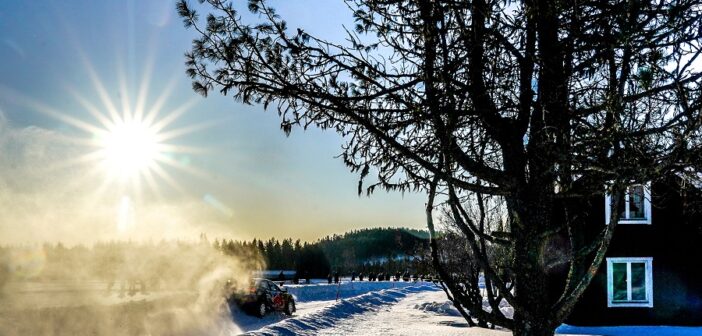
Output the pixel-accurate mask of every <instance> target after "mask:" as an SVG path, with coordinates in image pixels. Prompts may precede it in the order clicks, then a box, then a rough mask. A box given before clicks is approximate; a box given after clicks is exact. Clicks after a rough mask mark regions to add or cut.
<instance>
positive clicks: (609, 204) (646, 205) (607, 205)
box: [605, 182, 652, 225]
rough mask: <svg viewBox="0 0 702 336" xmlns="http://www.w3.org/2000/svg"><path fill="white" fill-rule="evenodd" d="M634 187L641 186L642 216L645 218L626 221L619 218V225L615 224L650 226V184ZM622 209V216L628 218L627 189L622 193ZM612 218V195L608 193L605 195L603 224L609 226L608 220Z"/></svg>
mask: <svg viewBox="0 0 702 336" xmlns="http://www.w3.org/2000/svg"><path fill="white" fill-rule="evenodd" d="M634 185H643V187H644V188H643V189H644V215H645V216H646V218H644V219H628V218H619V223H617V224H646V225H651V223H652V221H651V182H646V183H642V184H634ZM624 207H625V211H624V214H625V215H626V216H629V187H627V188H626V192H625V193H624ZM616 208H617V209H618V208H619V207H618V206H617V207H616ZM611 216H612V195H610V194H609V193H606V194H605V224H609V218H610V217H611Z"/></svg>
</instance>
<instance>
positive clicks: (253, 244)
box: [0, 228, 429, 288]
mask: <svg viewBox="0 0 702 336" xmlns="http://www.w3.org/2000/svg"><path fill="white" fill-rule="evenodd" d="M428 255H429V252H428V233H427V232H425V231H419V230H412V229H398V228H374V229H362V230H356V231H351V232H347V233H345V234H342V235H331V236H327V237H324V238H322V239H319V240H317V241H315V242H303V241H300V240H299V239H298V240H295V241H293V239H291V238H286V239H282V240H279V239H276V238H270V239H268V240H262V239H253V240H251V241H243V240H233V239H222V238H215V239H213V240H210V239H208V238H207V236H206V235H205V234H201V235H200V237H199V238H198V239H195V240H191V241H161V242H131V241H112V242H99V243H95V244H93V245H92V246H85V245H75V246H65V245H64V244H62V243H53V244H50V243H45V244H43V245H24V246H3V247H0V287H1V286H2V285H3V284H5V283H7V282H8V281H11V280H32V281H71V280H81V281H85V280H91V281H93V280H94V281H106V282H120V281H138V282H140V283H144V284H145V285H146V284H148V287H151V288H154V287H163V286H168V287H178V288H187V287H190V286H193V285H195V284H194V282H196V281H197V280H198V276H196V275H199V274H201V273H202V271H204V270H205V269H213V268H216V267H217V266H218V265H222V266H224V265H228V266H229V267H230V269H235V270H236V271H237V272H251V271H255V270H265V269H268V270H279V269H286V270H296V271H297V272H298V274H299V276H300V277H314V278H326V277H327V275H328V274H330V273H332V272H339V273H341V274H342V275H348V274H351V272H358V273H360V272H364V273H368V272H374V273H379V272H385V273H388V272H390V273H395V272H398V271H400V272H405V271H409V272H412V273H415V272H422V273H425V272H428V270H427V265H428V264H429V262H428V261H427V260H428V259H427V257H428ZM188 275H193V276H192V277H190V276H188Z"/></svg>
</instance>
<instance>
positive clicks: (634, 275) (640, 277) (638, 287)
mask: <svg viewBox="0 0 702 336" xmlns="http://www.w3.org/2000/svg"><path fill="white" fill-rule="evenodd" d="M631 299H632V300H634V301H637V300H640V301H644V300H646V264H644V263H639V262H637V263H631Z"/></svg>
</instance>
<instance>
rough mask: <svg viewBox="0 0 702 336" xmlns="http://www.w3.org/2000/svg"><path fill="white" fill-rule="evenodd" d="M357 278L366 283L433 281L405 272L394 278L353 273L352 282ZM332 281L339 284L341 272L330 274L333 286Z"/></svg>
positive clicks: (382, 274)
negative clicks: (365, 280)
mask: <svg viewBox="0 0 702 336" xmlns="http://www.w3.org/2000/svg"><path fill="white" fill-rule="evenodd" d="M357 278H358V281H364V279H367V281H392V280H394V281H400V280H402V281H417V280H419V279H420V278H422V279H431V278H433V277H430V276H421V277H420V276H419V275H418V274H414V275H410V274H409V272H405V273H400V272H396V273H395V276H394V277H393V276H392V275H390V273H384V272H380V273H377V274H376V273H369V274H367V275H366V274H364V273H358V274H356V272H351V281H356V279H357ZM332 281H333V282H334V283H339V272H334V273H333V274H332V273H329V275H328V276H327V282H328V283H330V284H331V283H332Z"/></svg>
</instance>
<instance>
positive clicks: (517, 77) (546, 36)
mask: <svg viewBox="0 0 702 336" xmlns="http://www.w3.org/2000/svg"><path fill="white" fill-rule="evenodd" d="M201 2H204V1H201ZM206 2H207V6H205V8H206V9H205V10H206V11H208V12H210V13H208V14H207V15H206V17H205V19H204V20H203V21H199V20H198V17H199V15H198V12H196V11H195V10H194V9H193V8H192V7H191V6H190V5H188V4H187V2H186V1H184V0H182V1H180V2H179V3H178V11H179V13H180V16H181V17H182V18H183V21H184V23H185V26H186V27H188V28H191V29H193V30H195V31H196V32H197V33H198V35H199V36H198V37H197V38H196V39H195V40H194V41H193V46H192V50H191V51H189V52H188V53H186V66H187V73H188V74H189V75H190V76H191V77H192V78H193V79H194V81H193V89H194V90H195V91H197V92H199V93H201V94H203V95H206V94H208V93H209V92H210V91H211V90H214V89H217V90H219V91H220V92H221V93H222V94H225V95H226V94H229V93H231V94H232V95H233V96H234V97H235V98H236V99H237V100H239V101H241V102H244V103H249V104H253V103H260V104H263V106H264V107H266V108H268V107H269V106H270V105H271V104H273V106H274V107H275V108H276V109H277V111H278V112H279V114H280V117H281V120H282V122H281V128H282V129H283V131H285V132H290V131H291V129H292V127H293V126H295V125H301V126H303V127H308V126H316V127H320V128H331V129H334V130H336V131H337V132H338V133H339V134H340V135H341V136H342V137H343V138H344V139H345V140H346V143H345V145H344V146H343V147H342V158H343V160H344V162H345V163H346V164H347V165H348V166H349V167H350V169H351V170H352V171H354V172H358V173H359V175H360V179H359V193H361V192H362V191H363V190H365V191H366V192H367V193H369V194H370V193H372V192H373V190H375V189H376V188H378V187H381V188H385V189H388V190H417V191H425V192H427V193H428V194H429V195H430V197H429V198H430V202H429V203H428V205H427V220H428V225H429V227H430V229H433V218H432V210H433V208H434V201H433V200H434V197H435V196H436V195H437V193H438V194H440V195H443V199H446V206H447V207H448V209H449V212H450V214H451V216H452V217H453V220H454V222H455V223H456V225H457V227H458V228H459V230H460V232H461V234H463V235H464V236H465V237H466V242H467V244H468V247H469V248H470V250H471V252H472V253H473V256H474V258H475V260H474V262H475V263H476V264H477V265H478V267H480V270H481V272H484V274H485V278H486V281H489V282H490V283H491V286H492V287H494V288H495V289H496V291H497V293H499V295H501V297H503V298H504V299H505V300H506V301H507V302H509V304H510V305H512V307H513V308H514V317H513V318H512V319H509V318H506V317H505V316H504V315H502V314H501V313H500V312H499V310H495V309H493V310H492V312H489V313H488V312H487V311H482V310H478V309H477V307H473V306H471V305H472V303H471V301H470V300H468V299H465V300H463V299H462V298H461V296H460V295H457V294H456V293H458V291H457V290H454V289H452V288H450V287H449V288H448V289H449V293H453V297H454V298H457V300H459V301H460V300H463V302H460V304H462V305H466V307H467V308H468V309H469V310H470V311H471V313H472V314H478V315H480V316H479V318H480V319H484V320H485V321H489V322H491V323H495V324H498V325H502V326H505V327H508V328H510V329H512V330H513V332H514V334H515V335H552V334H553V332H554V328H555V327H556V326H558V325H559V324H560V323H561V322H562V321H563V320H564V319H565V318H566V317H567V316H568V314H569V313H570V311H571V310H572V308H573V305H574V304H575V302H576V300H577V299H578V297H579V296H580V295H581V294H582V293H583V291H584V290H585V288H586V287H587V285H588V284H589V283H590V281H591V280H592V278H593V275H594V274H595V273H596V271H597V269H598V268H599V266H600V264H601V262H602V260H603V258H604V254H605V251H606V249H607V246H608V245H609V242H610V240H611V238H612V234H613V229H614V227H615V225H616V223H617V222H618V211H611V214H612V218H611V219H610V221H609V223H610V224H609V225H606V226H603V230H602V232H601V234H600V235H599V236H597V237H596V238H595V239H591V240H587V239H585V238H584V236H583V234H582V230H581V228H582V226H583V225H584V223H583V219H582V218H583V216H579V215H578V209H579V205H580V204H579V203H580V200H582V199H587V198H588V197H590V196H591V195H593V194H595V193H601V192H602V189H603V186H604V185H607V186H608V188H609V191H610V192H612V194H613V195H614V196H613V197H612V198H613V204H617V203H616V202H618V198H619V197H618V196H617V195H619V192H620V191H621V190H623V188H624V187H625V185H626V184H628V183H630V182H631V181H632V180H637V181H645V180H652V179H655V178H656V177H658V176H660V175H662V174H666V173H671V172H682V171H699V168H700V157H702V150H701V149H702V147H701V146H700V140H701V134H700V124H701V123H702V116H701V112H700V109H701V106H702V95H701V94H700V92H702V88H701V87H700V84H701V79H700V78H701V77H702V74H701V73H700V67H699V61H698V59H699V55H700V52H701V49H700V35H701V34H702V27H701V22H702V20H701V18H700V15H701V11H702V8H701V4H700V1H698V0H676V1H672V0H671V1H668V0H659V1H639V0H628V1H554V0H525V1H504V0H468V1H465V0H460V1H459V0H346V1H345V2H346V4H347V5H348V8H349V9H350V10H351V11H352V13H353V16H354V18H355V21H356V26H355V29H353V30H347V31H346V32H347V36H346V38H345V39H344V40H343V41H327V40H323V39H320V38H317V37H315V36H312V35H310V34H308V33H307V32H305V31H304V30H302V29H297V30H293V29H289V28H288V27H287V25H286V23H285V21H284V20H283V19H282V18H281V17H279V16H278V15H277V14H276V12H275V11H274V10H273V8H271V7H270V6H269V5H268V4H267V3H266V2H265V1H263V0H249V1H248V10H249V11H250V12H252V13H253V14H254V17H256V18H257V20H258V22H245V20H244V19H242V17H241V15H240V14H239V13H238V12H237V8H235V6H234V2H233V1H225V0H207V1H206ZM254 20H256V19H254ZM371 168H374V170H373V171H374V173H376V174H377V182H375V183H372V184H370V185H368V186H366V187H365V188H364V186H363V181H364V179H365V178H366V177H367V176H368V174H369V173H370V172H371ZM477 195H480V197H501V198H502V199H503V200H504V208H505V213H506V217H507V218H506V226H507V228H506V230H505V232H503V233H501V234H500V235H495V234H494V233H493V232H492V231H490V230H484V229H481V228H480V227H479V225H480V223H479V222H476V221H475V218H474V217H472V216H471V215H470V213H469V212H468V210H467V208H466V204H468V203H473V202H469V201H470V200H475V199H476V198H475V197H477ZM555 212H563V213H565V214H566V215H565V218H564V219H563V220H554V219H553V216H552V215H553V214H554V213H555ZM432 231H433V230H432ZM562 232H566V233H567V236H568V237H569V247H568V248H569V249H570V251H569V252H568V253H567V254H566V255H567V256H568V267H569V270H568V278H567V281H566V282H565V283H564V284H563V286H562V291H561V294H560V295H556V296H553V295H549V294H548V293H549V290H548V289H549V282H548V270H547V267H546V265H545V264H544V255H543V252H544V246H545V244H547V242H548V241H550V238H551V237H553V236H554V235H556V234H558V233H562ZM436 243H437V242H436V240H432V246H433V247H434V248H435V249H436V248H437V245H436ZM490 246H504V247H505V248H506V249H507V250H509V251H510V253H511V255H512V258H513V259H512V261H511V266H512V267H511V269H510V272H509V274H508V275H506V274H504V272H502V271H500V270H499V269H497V267H496V265H494V264H493V263H491V260H490V258H488V257H487V255H486V252H485V251H487V250H488V247H490ZM443 276H444V278H445V280H446V275H445V274H444V275H443ZM507 276H509V279H506V277H507ZM509 286H513V288H511V287H509ZM474 316H475V315H474Z"/></svg>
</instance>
